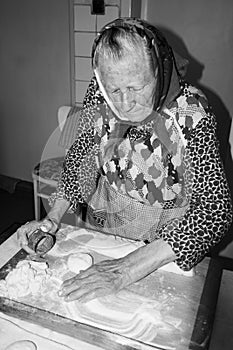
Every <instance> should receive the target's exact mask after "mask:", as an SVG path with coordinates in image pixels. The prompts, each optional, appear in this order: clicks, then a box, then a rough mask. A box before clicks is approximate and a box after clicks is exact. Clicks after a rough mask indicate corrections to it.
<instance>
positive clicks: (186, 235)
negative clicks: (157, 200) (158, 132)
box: [158, 100, 232, 270]
mask: <svg viewBox="0 0 233 350" xmlns="http://www.w3.org/2000/svg"><path fill="white" fill-rule="evenodd" d="M194 102H195V100H194ZM195 103H197V101H196V102H195ZM198 108H200V106H199V107H198ZM198 108H196V113H197V114H198ZM193 117H194V118H195V115H194V116H193ZM186 120H187V118H186ZM183 132H184V134H185V137H186V139H188V142H187V147H186V150H185V155H184V162H185V163H186V173H185V182H186V183H187V191H188V192H190V207H189V209H188V211H187V212H186V213H185V215H184V216H183V217H182V218H180V219H175V220H173V221H171V222H169V223H168V224H166V225H164V226H163V227H162V228H160V230H159V232H158V234H159V237H160V238H162V239H163V240H164V241H166V242H167V243H168V244H169V245H170V246H171V247H172V249H173V251H174V252H175V254H176V256H177V260H176V263H177V264H178V265H179V266H180V267H181V268H182V269H183V270H189V269H191V268H192V267H193V266H194V265H196V264H197V263H198V262H199V261H200V260H201V259H202V258H203V257H204V255H205V254H206V253H207V252H208V251H209V250H210V248H211V246H214V245H215V244H216V243H218V242H219V241H220V240H221V238H222V237H223V235H224V234H225V233H226V232H227V230H228V228H229V226H230V224H231V221H232V207H231V199H230V194H229V189H228V184H227V182H226V178H225V175H224V170H223V166H222V162H221V159H220V155H219V149H218V141H217V139H216V122H215V118H214V116H213V115H212V114H211V113H210V112H208V111H207V113H206V116H205V117H204V118H201V119H200V120H199V121H198V123H197V124H196V126H195V127H194V128H193V129H192V130H191V129H190V128H189V127H187V125H186V126H185V125H183ZM190 179H191V181H190Z"/></svg>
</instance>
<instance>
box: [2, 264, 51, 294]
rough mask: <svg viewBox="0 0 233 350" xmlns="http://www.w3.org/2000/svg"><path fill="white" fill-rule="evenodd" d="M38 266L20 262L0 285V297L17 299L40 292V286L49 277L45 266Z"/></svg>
mask: <svg viewBox="0 0 233 350" xmlns="http://www.w3.org/2000/svg"><path fill="white" fill-rule="evenodd" d="M38 264H39V263H36V264H35V263H34V262H29V261H26V260H23V261H20V262H19V263H18V264H17V266H16V267H15V268H14V269H13V270H11V271H10V272H9V273H8V275H7V276H6V278H5V280H3V281H2V282H1V283H0V295H2V296H5V297H8V298H11V299H18V298H20V297H25V296H27V295H29V294H32V295H36V294H37V293H40V292H42V286H43V284H44V283H45V281H46V280H47V279H48V278H49V277H50V276H49V275H48V273H47V270H46V268H45V266H46V265H44V263H42V265H43V266H40V267H38ZM35 267H36V268H35Z"/></svg>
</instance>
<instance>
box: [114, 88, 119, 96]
mask: <svg viewBox="0 0 233 350" xmlns="http://www.w3.org/2000/svg"><path fill="white" fill-rule="evenodd" d="M119 93H120V90H119V89H116V90H113V91H112V94H114V95H117V94H119Z"/></svg>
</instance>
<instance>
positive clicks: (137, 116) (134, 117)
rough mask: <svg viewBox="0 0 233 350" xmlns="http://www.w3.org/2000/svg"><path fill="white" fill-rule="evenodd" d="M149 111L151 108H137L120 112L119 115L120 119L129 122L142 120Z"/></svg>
mask: <svg viewBox="0 0 233 350" xmlns="http://www.w3.org/2000/svg"><path fill="white" fill-rule="evenodd" d="M150 113H151V110H149V109H148V111H147V112H145V109H141V110H137V111H131V112H126V113H125V112H121V113H120V115H121V117H122V119H124V120H126V119H127V120H129V121H131V122H135V123H137V122H142V121H143V120H145V119H146V118H147V117H148V115H149V114H150Z"/></svg>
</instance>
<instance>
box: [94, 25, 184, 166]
mask: <svg viewBox="0 0 233 350" xmlns="http://www.w3.org/2000/svg"><path fill="white" fill-rule="evenodd" d="M113 27H119V28H123V29H124V28H127V30H128V31H130V32H132V33H137V34H138V35H140V37H141V38H143V39H144V40H146V43H147V46H148V48H149V50H150V54H151V58H152V62H153V69H154V71H155V70H156V69H158V74H157V85H156V91H155V96H154V97H155V98H154V107H153V112H152V113H151V114H150V115H149V116H148V117H147V118H145V119H144V120H143V121H142V122H132V121H123V120H119V118H118V117H117V115H116V114H115V117H116V119H118V123H117V124H116V127H115V130H114V132H112V133H111V135H110V137H109V141H108V143H107V144H106V146H105V157H104V158H105V160H108V159H110V158H111V157H112V155H114V154H115V153H116V152H117V148H118V144H119V143H120V142H121V140H122V139H123V138H125V137H126V135H127V133H128V132H129V130H130V129H131V127H132V126H138V125H142V124H146V123H148V122H149V121H150V120H153V119H156V123H155V124H154V128H155V132H156V133H157V135H158V138H159V139H160V140H161V141H162V142H163V143H165V145H166V148H167V149H169V148H170V142H169V137H168V135H167V131H166V128H165V124H164V122H165V117H164V116H162V115H161V114H160V113H161V111H162V110H163V108H164V107H166V106H168V105H169V103H170V102H171V101H172V100H173V99H174V98H175V97H177V96H178V95H179V93H180V84H179V80H180V78H181V77H182V75H184V73H185V71H186V65H187V60H184V59H182V58H181V57H180V56H179V55H177V54H174V53H173V50H172V49H171V47H170V46H169V44H168V42H167V40H166V39H165V37H164V36H163V34H162V33H161V32H160V31H159V30H158V29H157V28H155V27H154V26H152V25H151V24H149V23H147V22H146V21H144V20H142V19H138V18H118V19H116V20H114V21H112V22H110V23H108V24H107V25H106V26H104V27H103V29H102V30H101V31H100V32H99V34H98V35H97V37H96V39H95V41H94V44H93V47H92V66H93V60H94V56H95V52H96V48H97V46H98V44H99V42H100V40H101V37H102V34H103V33H104V32H105V31H106V30H109V29H111V28H113ZM94 71H95V70H94ZM95 73H96V72H95ZM96 78H97V81H98V83H99V88H100V90H101V92H102V93H103V95H104V97H105V96H106V92H105V91H104V87H103V85H102V84H101V82H100V79H99V77H98V75H97V76H96ZM106 100H107V96H106ZM107 102H108V101H107ZM109 107H110V108H112V105H111V104H109ZM113 112H114V109H113Z"/></svg>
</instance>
